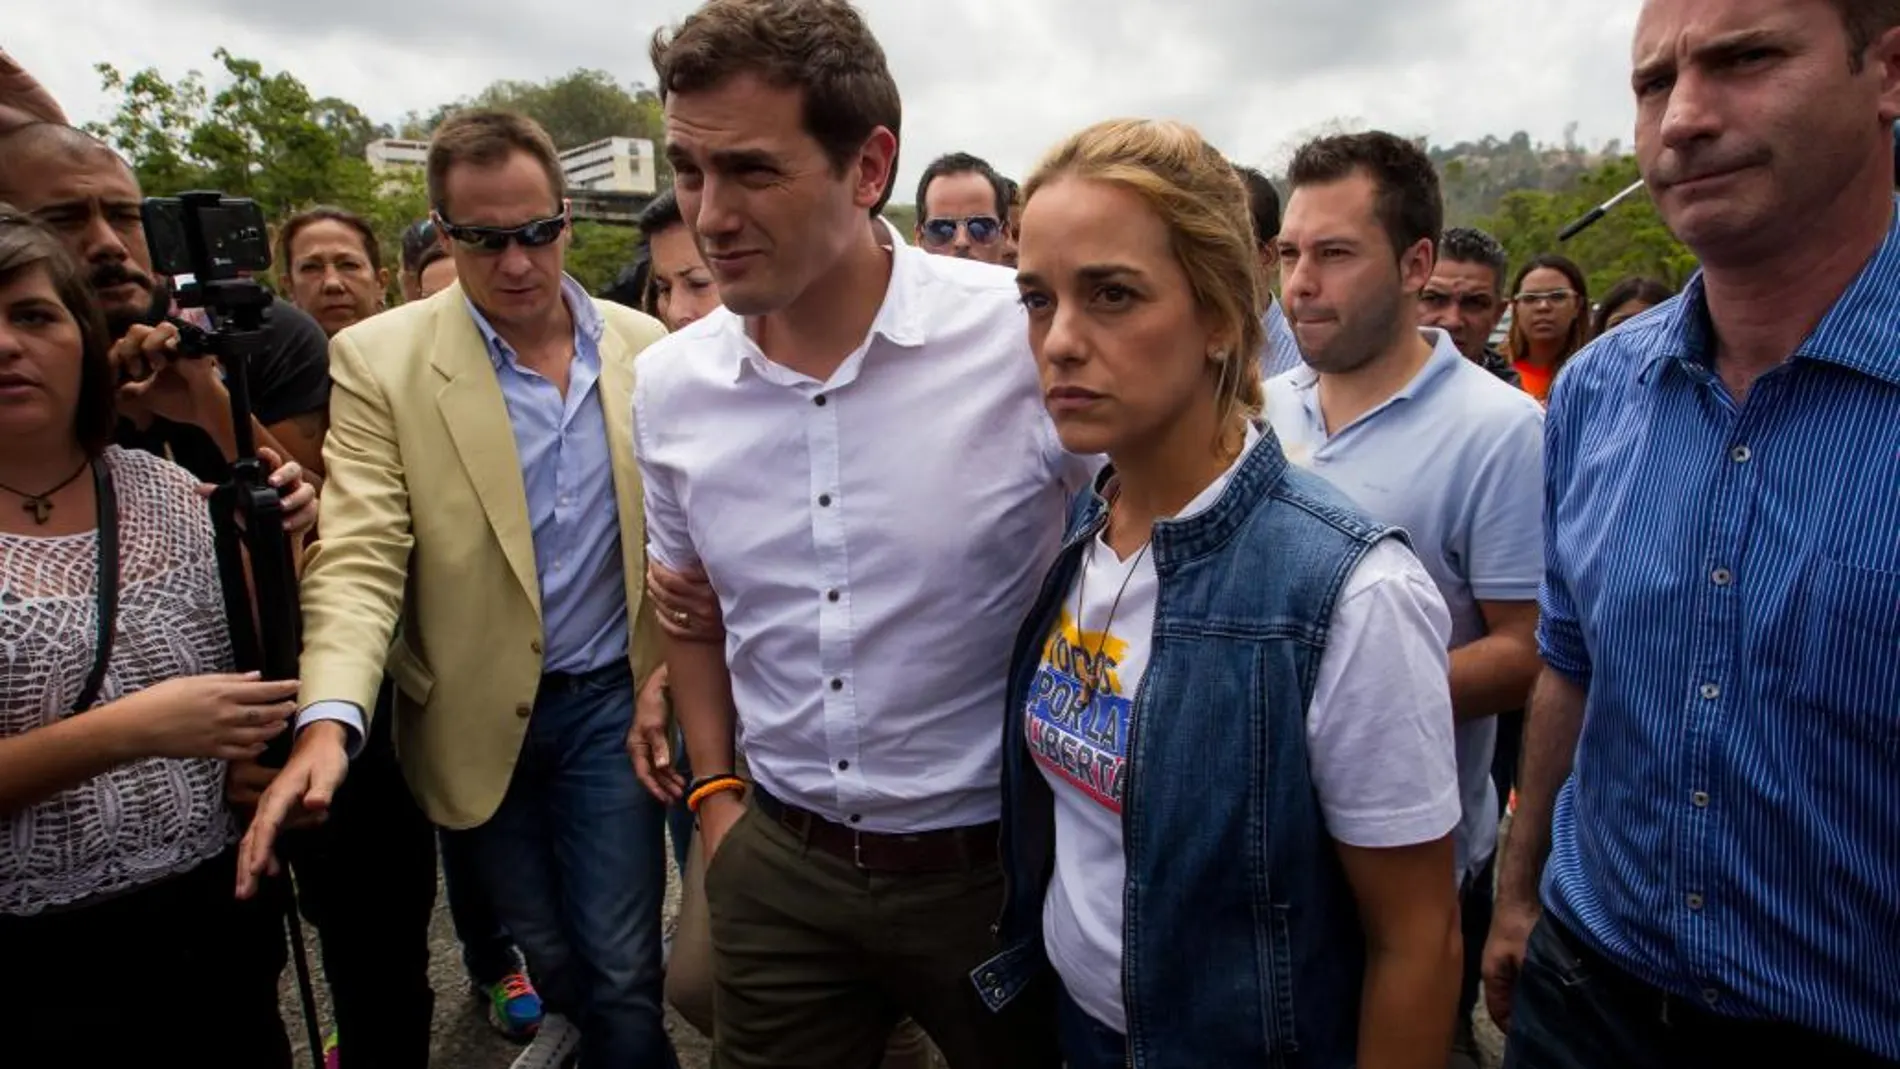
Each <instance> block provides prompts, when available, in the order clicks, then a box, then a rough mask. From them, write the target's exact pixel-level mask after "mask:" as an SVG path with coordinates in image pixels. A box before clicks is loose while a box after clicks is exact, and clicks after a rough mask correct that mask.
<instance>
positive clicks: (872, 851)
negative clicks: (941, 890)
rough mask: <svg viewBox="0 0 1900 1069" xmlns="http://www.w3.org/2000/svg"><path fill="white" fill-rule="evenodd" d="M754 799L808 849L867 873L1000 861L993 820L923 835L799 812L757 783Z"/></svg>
mask: <svg viewBox="0 0 1900 1069" xmlns="http://www.w3.org/2000/svg"><path fill="white" fill-rule="evenodd" d="M750 793H751V795H752V801H753V803H754V804H755V805H757V806H758V807H759V812H761V813H763V814H765V815H766V816H768V817H770V818H772V819H773V820H775V821H777V822H778V823H779V824H780V825H782V826H783V827H784V828H785V829H786V830H787V831H789V832H791V833H792V834H793V835H796V836H798V838H799V840H800V841H801V842H803V843H805V845H807V846H811V847H815V848H817V849H819V850H823V851H824V852H825V853H827V854H830V855H832V856H833V857H836V858H841V859H843V860H844V861H845V862H847V863H849V864H851V865H854V866H856V867H857V868H860V869H863V870H864V871H866V872H894V873H908V874H913V875H914V874H921V873H927V872H964V871H967V870H969V869H973V868H978V867H980V866H983V865H992V864H995V863H996V862H997V859H998V857H999V855H998V853H997V851H998V841H999V840H998V836H999V833H1000V830H1001V825H999V824H997V823H996V822H995V821H991V822H990V823H988V824H978V825H976V826H974V827H968V828H943V829H941V830H938V831H923V832H901V833H887V832H873V831H859V830H857V829H856V828H852V827H849V826H847V825H844V824H840V823H838V822H837V821H834V820H830V819H828V818H826V817H822V816H819V815H818V814H816V813H813V812H811V811H810V810H808V809H800V808H799V807H797V806H795V805H791V804H790V803H787V802H783V801H780V800H779V799H777V798H774V797H772V796H771V795H770V794H768V793H767V792H766V791H765V789H764V788H762V787H760V786H759V785H758V784H757V783H753V784H752V785H751V788H750Z"/></svg>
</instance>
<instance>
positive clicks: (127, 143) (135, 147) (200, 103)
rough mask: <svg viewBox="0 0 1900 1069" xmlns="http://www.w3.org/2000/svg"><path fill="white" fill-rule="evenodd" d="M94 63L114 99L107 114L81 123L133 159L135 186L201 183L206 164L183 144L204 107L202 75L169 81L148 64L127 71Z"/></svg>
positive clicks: (149, 188)
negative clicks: (142, 67) (98, 121)
mask: <svg viewBox="0 0 1900 1069" xmlns="http://www.w3.org/2000/svg"><path fill="white" fill-rule="evenodd" d="M93 69H94V70H95V71H97V72H98V73H99V80H100V83H101V85H102V87H103V88H104V89H105V91H106V92H107V93H109V94H112V95H115V96H117V97H118V101H119V103H118V107H117V108H116V109H115V110H114V111H113V113H112V117H111V118H109V119H107V120H106V121H105V122H103V123H97V122H95V123H88V124H87V125H86V129H87V130H88V131H90V132H91V133H92V134H93V135H94V136H96V137H99V138H101V139H103V140H105V141H107V142H109V143H111V144H113V145H116V146H117V147H118V149H119V151H120V152H123V153H124V154H125V156H126V158H127V159H129V160H131V161H132V171H133V174H134V175H135V176H136V177H137V178H138V180H139V187H140V188H141V189H143V190H144V191H145V192H147V193H150V194H154V195H159V196H162V195H166V194H170V193H177V192H180V191H182V190H185V189H190V188H192V187H193V186H198V185H202V184H203V178H204V174H205V166H204V164H203V162H202V161H200V160H197V159H195V158H193V157H191V156H190V155H189V154H188V153H187V152H186V151H185V149H186V146H187V145H188V144H189V142H190V140H191V135H192V132H193V131H194V130H195V129H196V128H197V124H198V122H199V121H200V119H201V118H202V117H203V115H204V112H205V99H206V98H205V88H204V79H203V77H202V76H201V75H199V74H198V72H197V71H191V72H189V73H187V74H186V75H185V76H184V77H183V78H180V79H178V80H177V81H176V82H170V81H166V80H165V78H164V76H163V75H161V74H159V73H158V72H157V71H156V70H151V69H147V70H142V71H138V72H137V73H135V74H132V75H130V76H127V75H124V74H121V73H119V71H118V69H117V68H115V67H113V66H112V64H110V63H99V64H95V65H94V67H93Z"/></svg>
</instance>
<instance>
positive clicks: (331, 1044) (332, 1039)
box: [323, 1028, 343, 1069]
mask: <svg viewBox="0 0 1900 1069" xmlns="http://www.w3.org/2000/svg"><path fill="white" fill-rule="evenodd" d="M342 1058H343V1056H342V1055H341V1054H338V1053H337V1052H336V1029H334V1028H332V1029H330V1034H329V1035H327V1036H324V1037H323V1069H338V1067H339V1066H341V1065H342V1064H343V1062H342Z"/></svg>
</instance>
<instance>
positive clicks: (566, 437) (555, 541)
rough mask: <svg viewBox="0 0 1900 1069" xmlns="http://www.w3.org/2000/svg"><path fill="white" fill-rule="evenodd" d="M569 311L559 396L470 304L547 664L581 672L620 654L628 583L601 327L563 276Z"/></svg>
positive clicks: (582, 293)
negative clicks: (490, 375)
mask: <svg viewBox="0 0 1900 1069" xmlns="http://www.w3.org/2000/svg"><path fill="white" fill-rule="evenodd" d="M561 292H562V294H563V296H565V297H566V298H567V306H568V309H569V311H571V312H572V313H573V315H574V361H573V364H572V365H571V366H570V367H569V369H568V382H567V394H566V395H565V396H563V395H562V393H561V391H560V390H559V389H557V388H556V387H555V385H554V383H552V382H549V381H548V380H547V379H544V378H542V377H541V376H540V375H539V374H537V373H535V372H534V371H532V370H530V369H528V368H527V367H526V366H525V365H523V364H522V363H521V362H520V361H519V360H518V359H517V357H516V354H515V351H514V349H513V348H511V347H510V346H509V345H508V343H507V342H506V341H503V340H502V338H501V336H500V335H499V334H496V333H495V329H494V328H493V327H492V326H490V325H489V323H488V320H487V319H485V318H484V317H483V316H482V313H481V312H480V311H479V310H478V309H477V308H476V307H475V305H474V304H472V303H471V304H470V305H469V306H468V314H469V315H470V316H472V317H474V320H475V327H476V329H478V330H480V331H481V333H482V337H483V339H484V340H486V341H487V342H488V356H489V359H491V360H492V361H494V364H495V377H496V379H497V381H499V382H500V384H501V397H502V400H503V401H504V402H506V403H507V406H508V422H509V423H510V424H512V425H513V427H514V432H515V452H516V454H517V455H518V456H519V457H520V459H521V481H522V484H523V485H524V487H525V488H526V490H527V492H528V527H529V530H531V531H533V532H534V567H535V574H536V575H537V576H538V577H539V579H540V581H541V625H542V631H543V635H544V637H543V643H544V645H545V647H546V650H547V654H546V661H545V665H544V667H545V670H546V671H549V672H588V671H592V670H593V669H596V668H604V667H606V666H607V665H610V664H612V663H613V662H614V661H616V660H624V659H625V658H626V656H627V587H626V582H625V575H624V573H623V570H622V568H621V564H620V510H619V509H618V508H617V507H616V506H615V503H614V469H613V455H612V452H611V450H610V449H609V447H608V445H607V422H606V417H605V415H604V414H603V413H602V411H601V407H600V391H599V389H598V388H597V386H596V383H597V382H598V381H599V379H600V338H601V334H602V332H603V331H604V330H605V329H606V324H605V323H604V322H602V321H601V318H600V314H599V313H598V312H597V311H595V309H594V304H593V302H592V301H591V300H589V299H588V296H587V292H586V291H585V290H583V289H581V287H580V284H579V283H577V282H575V281H574V280H573V279H571V278H569V279H563V280H562V282H561Z"/></svg>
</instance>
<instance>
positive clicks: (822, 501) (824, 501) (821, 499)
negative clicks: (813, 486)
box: [818, 494, 831, 509]
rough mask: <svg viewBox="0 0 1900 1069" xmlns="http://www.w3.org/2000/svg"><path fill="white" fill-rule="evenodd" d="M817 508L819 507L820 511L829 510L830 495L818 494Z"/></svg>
mask: <svg viewBox="0 0 1900 1069" xmlns="http://www.w3.org/2000/svg"><path fill="white" fill-rule="evenodd" d="M818 507H819V508H821V509H823V508H830V507H831V495H830V494H819V495H818Z"/></svg>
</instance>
